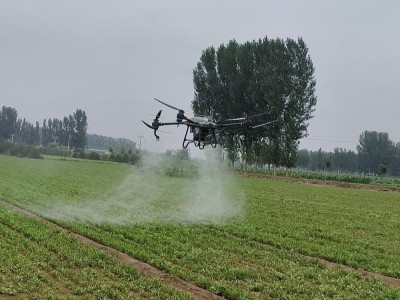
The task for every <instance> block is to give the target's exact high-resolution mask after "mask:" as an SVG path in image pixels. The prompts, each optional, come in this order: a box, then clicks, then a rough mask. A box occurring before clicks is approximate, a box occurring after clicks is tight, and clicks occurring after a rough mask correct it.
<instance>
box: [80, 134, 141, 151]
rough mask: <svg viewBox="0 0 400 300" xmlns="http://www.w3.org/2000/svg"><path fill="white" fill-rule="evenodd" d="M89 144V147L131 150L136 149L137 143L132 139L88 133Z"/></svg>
mask: <svg viewBox="0 0 400 300" xmlns="http://www.w3.org/2000/svg"><path fill="white" fill-rule="evenodd" d="M86 138H87V146H88V148H89V149H98V150H110V148H111V149H113V150H116V151H120V150H130V149H136V143H135V142H134V141H132V140H130V139H125V138H112V137H108V136H104V135H98V134H90V133H89V134H87V135H86Z"/></svg>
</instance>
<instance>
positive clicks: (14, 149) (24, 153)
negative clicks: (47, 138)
mask: <svg viewBox="0 0 400 300" xmlns="http://www.w3.org/2000/svg"><path fill="white" fill-rule="evenodd" d="M0 154H5V155H11V156H18V157H28V158H43V157H42V156H41V155H40V151H39V149H38V148H37V147H34V146H27V145H24V144H19V143H10V142H5V143H0Z"/></svg>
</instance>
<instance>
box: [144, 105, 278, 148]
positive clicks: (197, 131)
mask: <svg viewBox="0 0 400 300" xmlns="http://www.w3.org/2000/svg"><path fill="white" fill-rule="evenodd" d="M154 100H156V101H158V102H160V103H161V104H164V105H165V106H168V107H169V108H172V109H175V110H177V111H178V114H177V116H176V122H168V123H163V122H160V121H159V118H160V116H161V112H162V110H160V111H159V112H158V114H157V115H156V118H155V119H154V120H153V123H152V124H151V125H149V124H147V123H146V122H145V121H142V122H143V123H144V124H145V125H146V126H147V127H149V128H151V129H153V130H154V136H155V137H156V139H157V140H159V139H160V137H159V136H158V135H157V130H158V128H159V127H160V126H168V125H178V126H179V125H181V124H182V125H186V126H187V129H186V133H185V137H184V138H183V142H182V147H183V148H187V147H188V146H189V144H191V143H193V144H194V145H195V146H196V147H198V148H199V149H204V147H205V146H207V145H211V147H213V148H215V147H216V146H217V144H218V139H217V131H218V130H222V129H225V130H238V129H240V128H252V129H253V128H258V127H262V126H265V125H268V124H270V123H272V122H275V121H272V122H267V123H263V124H258V125H254V124H253V122H252V120H251V118H249V117H247V116H246V115H244V116H243V117H242V118H235V119H227V120H225V122H224V123H219V122H216V121H215V120H213V119H212V118H211V117H209V116H197V115H195V116H194V117H192V118H187V117H186V116H185V112H184V111H183V110H181V109H179V108H176V107H174V106H172V105H169V104H167V103H165V102H162V101H161V100H158V99H156V98H154ZM264 114H265V113H264ZM260 115H263V114H259V115H257V116H260ZM253 117H254V116H253ZM189 130H190V133H192V134H193V138H191V139H190V138H188V133H189Z"/></svg>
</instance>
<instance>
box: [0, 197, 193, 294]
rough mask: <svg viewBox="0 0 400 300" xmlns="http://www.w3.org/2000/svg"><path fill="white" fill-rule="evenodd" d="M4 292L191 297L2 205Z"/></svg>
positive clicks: (0, 282) (0, 289) (0, 274)
mask: <svg viewBox="0 0 400 300" xmlns="http://www.w3.org/2000/svg"><path fill="white" fill-rule="evenodd" d="M0 240H1V244H0V295H1V296H4V297H6V299H8V298H18V299H25V298H29V299H81V298H85V299H160V298H163V299H190V298H189V297H188V296H187V295H186V294H185V293H183V292H179V291H176V290H172V289H171V288H169V287H167V286H166V285H164V284H163V283H161V282H160V281H159V280H156V279H151V278H148V277H144V276H143V275H140V274H139V273H138V272H137V271H136V270H135V269H134V268H133V267H130V266H123V265H121V264H118V263H116V262H115V261H114V260H113V259H112V258H111V257H110V256H108V255H106V254H105V253H104V252H102V251H100V250H98V249H94V248H92V247H90V246H87V245H84V244H83V243H81V242H79V241H78V240H76V239H74V238H73V237H71V236H69V235H67V234H64V233H60V232H58V231H56V230H55V229H53V228H52V227H51V226H48V225H46V224H44V223H41V222H39V221H36V220H34V219H32V218H29V217H26V216H20V215H17V214H14V213H12V212H11V211H10V210H9V209H6V208H5V207H4V206H3V205H1V204H0Z"/></svg>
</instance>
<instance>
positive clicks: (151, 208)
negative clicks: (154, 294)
mask: <svg viewBox="0 0 400 300" xmlns="http://www.w3.org/2000/svg"><path fill="white" fill-rule="evenodd" d="M2 159H3V158H2V157H1V156H0V168H3V171H6V172H9V174H12V175H11V176H3V177H2V178H1V179H2V181H1V182H2V185H3V186H2V189H1V190H0V198H1V197H3V198H6V199H7V200H9V201H13V202H14V203H18V204H19V205H22V206H25V207H29V209H31V210H34V211H36V212H37V213H41V214H43V215H44V216H47V217H49V218H53V219H54V220H56V221H57V222H59V223H62V224H63V226H66V227H68V228H71V229H73V230H74V231H77V232H80V233H82V234H84V235H87V236H90V237H92V238H93V239H96V240H98V241H101V242H102V243H104V244H107V245H109V246H111V247H113V248H116V249H119V250H121V251H123V252H126V253H128V254H130V255H131V256H133V257H135V258H138V259H141V260H143V261H146V262H148V263H150V264H152V265H154V266H156V267H158V268H161V269H164V270H166V271H168V272H170V273H172V274H174V275H177V276H179V277H181V278H183V279H185V280H188V281H191V282H193V283H195V284H197V285H199V286H202V287H204V288H206V289H208V290H210V291H212V292H215V293H218V294H220V295H223V296H225V297H227V298H230V299H251V298H261V299H271V298H272V299H282V298H287V299H298V298H304V299H306V298H342V299H343V298H345V299H366V298H375V299H379V298H380V299H398V298H399V297H400V290H399V288H393V287H387V286H384V284H383V283H381V282H380V281H378V280H372V281H371V280H367V279H365V278H362V277H361V276H359V275H357V274H354V273H349V272H347V271H342V270H339V269H335V268H333V269H332V268H327V267H325V266H324V265H322V264H321V263H319V262H318V261H317V260H315V259H312V258H307V257H304V256H301V255H299V254H298V253H302V254H306V255H310V256H316V257H323V258H326V259H329V260H331V261H335V262H341V263H344V264H347V265H350V266H353V267H355V268H361V269H365V270H370V271H373V272H378V273H382V274H386V275H390V276H394V277H400V276H399V270H400V266H399V261H400V250H399V249H400V247H399V246H400V242H399V236H398V234H397V233H398V232H399V229H400V228H399V219H398V215H399V213H400V207H399V196H398V193H394V192H377V191H369V190H353V189H342V188H334V187H328V186H312V185H305V184H300V183H288V182H283V181H280V180H273V179H255V178H242V177H233V178H232V177H231V176H227V175H226V176H219V177H215V176H214V177H213V175H212V174H208V175H209V178H196V179H187V178H171V177H168V176H160V175H158V174H155V173H154V174H153V173H144V172H143V170H140V171H139V170H137V169H135V168H132V167H127V166H122V165H115V164H109V163H93V162H86V161H83V160H82V161H75V160H71V161H69V160H68V161H56V160H54V161H51V160H48V159H44V160H40V162H39V163H38V164H37V165H35V164H36V163H31V162H30V161H28V162H24V163H20V161H10V159H8V158H7V160H6V161H5V162H3V161H2ZM26 164H31V168H30V169H29V168H26ZM43 166H46V168H43ZM22 170H29V171H26V172H22ZM150 171H151V170H150ZM1 174H4V173H0V177H1V176H2V175H1ZM220 177H222V179H221V178H220ZM47 182H51V184H50V185H48V184H47ZM16 184H17V185H18V190H16V189H15V185H16ZM49 186H50V187H51V188H50V189H49V188H48V187H49ZM71 191H76V192H74V193H71ZM55 209H57V213H55Z"/></svg>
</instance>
